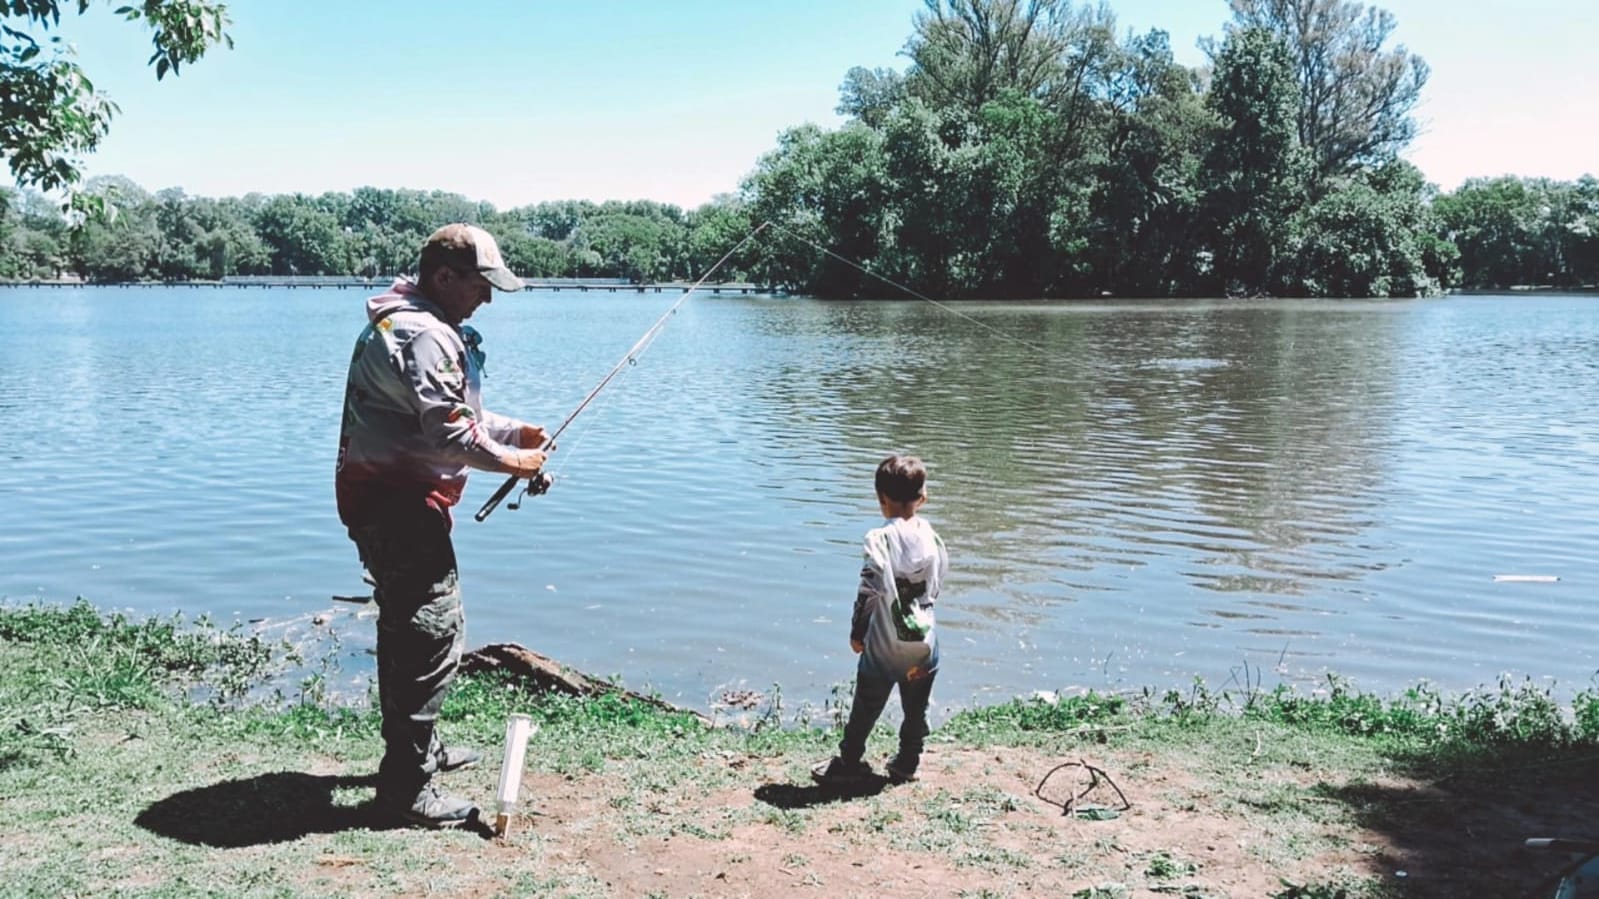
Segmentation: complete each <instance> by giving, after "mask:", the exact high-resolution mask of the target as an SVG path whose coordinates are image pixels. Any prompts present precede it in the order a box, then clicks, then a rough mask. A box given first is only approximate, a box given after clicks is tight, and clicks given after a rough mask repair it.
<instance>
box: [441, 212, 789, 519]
mask: <svg viewBox="0 0 1599 899" xmlns="http://www.w3.org/2000/svg"><path fill="white" fill-rule="evenodd" d="M770 224H771V222H762V223H761V224H760V227H758V228H756V229H755V230H754V231H751V232H750V233H749V234H748V235H747V236H745V238H744V239H743V240H741V241H739V242H738V244H737V245H736V246H734V247H733V249H731V250H728V251H727V252H726V253H724V254H722V258H721V259H718V260H716V264H715V265H713V266H711V267H710V268H709V269H706V271H705V274H703V275H701V276H700V279H699V280H698V281H695V282H694V284H693V285H692V286H690V287H689V289H687V290H685V291H683V295H682V296H680V297H678V298H677V302H675V303H673V304H672V307H671V308H670V309H668V310H666V312H664V313H662V314H661V317H660V318H658V319H656V320H655V324H653V325H651V326H650V329H649V330H648V331H645V332H644V336H643V337H640V338H639V339H638V342H637V343H635V344H633V346H632V347H631V348H630V349H629V350H628V351H627V352H626V353H625V354H624V355H623V356H622V359H621V361H619V362H617V363H616V365H615V367H613V368H612V369H611V370H610V371H609V372H608V373H607V374H606V375H605V377H603V378H601V379H600V383H598V384H596V385H594V389H593V390H590V391H589V393H588V396H585V397H583V402H581V403H578V404H577V408H576V409H573V410H572V414H571V415H568V416H567V417H566V420H565V421H563V422H561V426H560V427H558V428H556V429H555V433H553V434H551V435H549V436H548V437H546V438H545V439H544V445H543V446H540V447H539V449H541V450H544V451H545V452H550V451H551V450H553V449H554V447H555V438H557V437H559V436H561V432H562V431H565V430H566V427H567V425H570V424H571V423H572V420H573V419H575V418H577V417H578V415H579V414H580V413H581V412H582V411H583V410H584V409H585V408H587V407H588V404H589V403H591V402H593V401H594V398H595V397H596V396H598V395H599V393H600V391H601V390H604V389H605V385H607V384H609V383H611V379H612V378H615V377H616V376H617V375H618V374H619V373H621V371H622V369H623V368H625V367H627V366H628V365H630V364H636V363H637V362H638V357H639V356H641V355H643V353H644V350H645V349H646V348H648V347H649V345H650V342H651V341H652V340H654V339H655V335H657V334H659V333H660V332H661V329H662V328H663V327H665V326H666V320H667V319H669V318H671V317H672V316H673V315H675V314H676V313H677V307H679V306H681V305H683V301H684V300H686V299H688V297H689V294H691V293H693V292H694V291H696V290H699V288H700V285H701V284H704V283H705V282H706V280H708V279H709V278H710V277H711V275H713V274H715V272H716V270H717V269H719V268H721V267H722V263H724V262H726V261H727V260H728V259H730V258H732V256H733V254H734V253H737V252H738V251H739V250H741V249H743V248H744V245H745V244H747V243H749V242H750V241H752V240H754V239H755V236H756V235H757V234H760V233H761V231H763V230H765V228H766V226H767V225H770ZM521 480H522V475H516V474H513V475H511V476H510V477H508V478H506V479H505V483H503V484H501V485H500V487H499V489H498V490H496V491H494V495H493V496H491V497H489V498H488V501H487V502H485V503H484V504H483V508H481V509H479V510H477V514H476V515H474V516H472V517H473V518H474V519H476V520H478V521H482V520H483V519H485V518H488V517H489V513H491V512H493V511H494V509H495V507H497V506H499V504H500V501H501V500H503V499H505V497H506V496H507V495H509V494H510V492H511V491H512V490H515V489H516V485H517V482H518V481H521ZM527 482H528V485H527V489H526V493H527V495H528V496H538V495H539V494H542V493H545V492H547V491H548V490H549V489H550V486H551V485H552V484H553V483H554V479H553V478H551V477H550V476H549V475H547V474H544V472H543V471H542V470H541V471H539V472H536V473H534V474H533V475H532V476H530V477H528V478H527ZM516 507H517V504H516V503H512V504H511V508H513V509H514V508H516Z"/></svg>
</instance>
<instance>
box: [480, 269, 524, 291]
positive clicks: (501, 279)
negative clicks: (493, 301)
mask: <svg viewBox="0 0 1599 899" xmlns="http://www.w3.org/2000/svg"><path fill="white" fill-rule="evenodd" d="M478 274H480V275H482V276H483V277H484V278H485V279H487V280H488V282H489V283H490V284H493V285H494V286H495V287H496V288H497V289H499V290H505V291H514V290H521V289H522V288H524V287H526V286H527V285H526V284H523V283H522V279H521V278H518V277H517V276H516V275H513V274H511V270H510V269H508V268H480V269H478Z"/></svg>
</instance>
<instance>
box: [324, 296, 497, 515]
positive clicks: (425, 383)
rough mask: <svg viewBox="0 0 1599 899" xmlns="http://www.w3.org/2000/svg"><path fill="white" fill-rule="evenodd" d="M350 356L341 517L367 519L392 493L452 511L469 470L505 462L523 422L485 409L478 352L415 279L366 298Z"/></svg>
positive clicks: (395, 498) (337, 480)
mask: <svg viewBox="0 0 1599 899" xmlns="http://www.w3.org/2000/svg"><path fill="white" fill-rule="evenodd" d="M366 312H367V319H368V322H369V323H368V325H367V327H366V329H365V330H364V331H362V332H361V336H360V337H359V338H358V339H357V340H356V343H355V352H354V353H353V354H352V355H351V357H350V373H349V381H348V383H347V385H346V387H345V394H344V419H343V424H342V426H341V428H340V434H339V457H338V463H337V468H336V474H335V476H334V488H335V492H336V493H337V495H338V504H339V518H340V519H341V520H342V521H343V522H344V523H345V525H347V526H350V527H355V526H357V525H361V524H366V523H370V522H371V521H373V520H374V519H376V518H379V517H381V516H382V515H383V514H384V511H383V510H384V509H386V508H391V507H392V506H391V505H390V504H392V503H395V502H401V503H408V502H425V503H427V504H428V505H431V506H433V507H434V508H436V509H438V510H439V511H440V512H441V513H443V514H444V515H445V516H446V518H448V516H449V507H451V506H453V505H455V503H456V502H457V501H459V500H460V498H461V491H462V490H463V488H465V486H466V475H467V471H468V469H471V468H481V469H485V470H489V471H499V470H504V469H503V468H502V460H503V459H505V458H506V457H507V456H508V454H509V453H510V452H511V451H513V450H514V449H515V443H516V439H517V434H518V431H519V430H520V429H521V427H522V422H520V421H518V420H516V419H513V418H508V417H506V416H503V415H496V414H495V413H493V412H489V411H487V410H485V409H484V408H483V404H482V400H481V398H480V389H481V382H482V361H481V359H482V357H481V353H480V352H479V351H477V350H476V347H473V349H472V351H469V350H468V347H467V341H466V335H468V334H470V335H471V336H472V337H473V338H474V340H475V338H476V332H475V331H472V330H471V329H470V328H468V329H462V328H461V327H459V326H457V325H454V324H451V323H450V322H449V321H448V320H447V319H446V318H445V317H444V313H443V311H442V310H440V309H439V307H438V306H436V305H434V304H433V303H432V302H431V301H429V300H428V299H427V297H425V296H423V294H422V292H421V291H420V290H419V289H418V288H417V286H416V284H415V283H414V282H412V281H410V280H408V279H403V278H402V279H400V280H397V281H395V282H394V285H393V286H392V287H390V288H389V291H388V293H385V294H382V295H380V296H375V297H373V298H371V299H370V300H368V301H367V307H366Z"/></svg>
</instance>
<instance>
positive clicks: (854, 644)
mask: <svg viewBox="0 0 1599 899" xmlns="http://www.w3.org/2000/svg"><path fill="white" fill-rule="evenodd" d="M849 648H850V649H853V650H855V654H856V655H860V654H861V653H863V652H865V651H866V644H865V643H862V642H861V641H859V640H850V641H849Z"/></svg>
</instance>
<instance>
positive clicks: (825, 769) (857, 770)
mask: <svg viewBox="0 0 1599 899" xmlns="http://www.w3.org/2000/svg"><path fill="white" fill-rule="evenodd" d="M871 778H872V766H871V765H868V764H867V763H866V762H864V761H854V762H846V761H844V760H843V759H841V758H839V757H838V756H836V755H835V756H833V757H832V758H830V759H828V760H827V761H825V762H817V763H816V764H814V765H812V766H811V780H814V781H816V782H817V783H819V784H824V785H827V786H841V785H843V784H857V783H860V782H861V781H864V780H870V779H871Z"/></svg>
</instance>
